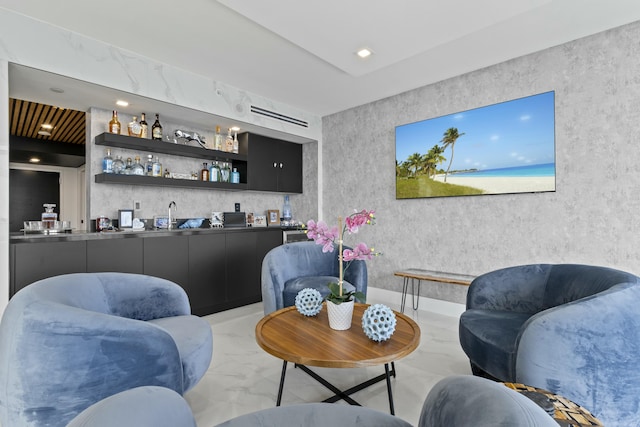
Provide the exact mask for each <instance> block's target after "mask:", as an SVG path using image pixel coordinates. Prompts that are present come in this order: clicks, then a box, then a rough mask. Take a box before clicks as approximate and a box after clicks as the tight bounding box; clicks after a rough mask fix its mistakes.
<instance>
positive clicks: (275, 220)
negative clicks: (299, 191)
mask: <svg viewBox="0 0 640 427" xmlns="http://www.w3.org/2000/svg"><path fill="white" fill-rule="evenodd" d="M267 224H268V225H269V226H272V225H280V211H279V210H278V209H270V210H268V211H267Z"/></svg>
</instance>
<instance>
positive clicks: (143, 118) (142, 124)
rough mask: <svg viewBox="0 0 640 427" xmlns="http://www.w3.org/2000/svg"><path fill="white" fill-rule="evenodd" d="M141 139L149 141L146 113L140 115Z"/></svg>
mask: <svg viewBox="0 0 640 427" xmlns="http://www.w3.org/2000/svg"><path fill="white" fill-rule="evenodd" d="M140 116H141V117H140V138H146V139H149V124H148V123H147V117H146V115H145V113H141V114H140Z"/></svg>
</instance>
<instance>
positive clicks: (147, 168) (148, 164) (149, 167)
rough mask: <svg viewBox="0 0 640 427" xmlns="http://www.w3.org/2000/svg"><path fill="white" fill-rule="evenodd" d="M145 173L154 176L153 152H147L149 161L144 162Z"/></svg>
mask: <svg viewBox="0 0 640 427" xmlns="http://www.w3.org/2000/svg"><path fill="white" fill-rule="evenodd" d="M144 174H145V175H149V176H153V154H147V161H146V162H145V164H144Z"/></svg>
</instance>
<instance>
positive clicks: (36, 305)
mask: <svg viewBox="0 0 640 427" xmlns="http://www.w3.org/2000/svg"><path fill="white" fill-rule="evenodd" d="M212 345H213V341H212V332H211V326H210V325H209V323H208V322H207V321H205V320H204V319H201V318H199V317H196V316H192V315H191V310H190V307H189V301H188V299H187V295H186V293H185V292H184V290H183V289H182V288H181V287H180V286H178V285H177V284H175V283H173V282H170V281H168V280H164V279H160V278H157V277H150V276H145V275H139V274H127V273H78V274H68V275H62V276H56V277H50V278H47V279H43V280H40V281H38V282H36V283H33V284H31V285H29V286H27V287H25V288H23V289H22V290H20V291H19V292H18V293H16V294H15V295H14V296H13V298H12V299H11V300H10V301H9V304H8V306H7V307H6V310H5V312H4V315H3V317H2V322H1V323H0V378H1V379H2V382H1V383H0V422H1V423H2V425H3V426H7V427H9V426H11V427H22V426H63V425H65V424H66V423H67V422H69V421H70V420H71V419H72V418H73V417H74V416H75V415H77V414H78V413H79V412H81V411H82V410H84V409H85V408H87V407H89V406H90V405H91V404H93V403H95V402H98V401H100V400H102V399H104V398H105V397H107V396H111V395H113V394H116V393H118V392H120V391H123V390H127V389H131V388H135V387H139V386H148V385H152V386H162V387H166V388H169V389H172V390H174V391H175V392H177V393H180V394H183V393H184V392H186V391H187V390H189V389H191V388H192V387H193V386H194V385H195V384H196V383H197V382H198V381H199V380H200V379H201V378H202V376H203V375H204V373H205V372H206V370H207V369H208V367H209V364H210V361H211V355H212Z"/></svg>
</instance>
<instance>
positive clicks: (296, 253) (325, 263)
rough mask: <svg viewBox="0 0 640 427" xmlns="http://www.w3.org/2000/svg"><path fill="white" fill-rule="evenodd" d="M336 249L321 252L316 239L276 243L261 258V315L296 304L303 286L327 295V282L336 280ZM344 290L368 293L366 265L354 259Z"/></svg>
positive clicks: (346, 276)
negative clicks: (279, 244)
mask: <svg viewBox="0 0 640 427" xmlns="http://www.w3.org/2000/svg"><path fill="white" fill-rule="evenodd" d="M338 276H339V270H338V252H337V249H336V250H334V251H333V252H326V253H323V252H322V246H321V245H317V244H316V243H315V242H312V241H309V242H296V243H289V244H286V245H282V246H278V247H275V248H273V249H271V251H269V252H268V253H267V255H266V256H265V257H264V260H263V261H262V302H263V304H264V314H265V315H267V314H269V313H271V312H274V311H276V310H279V309H281V308H284V307H289V306H292V305H294V304H295V299H296V295H297V294H298V292H300V291H301V290H302V289H304V288H314V289H317V290H318V291H320V294H322V296H323V298H324V297H326V296H327V295H328V294H329V288H328V287H327V284H328V283H329V282H336V283H337V282H338ZM344 281H345V283H344V289H346V290H347V291H352V290H354V289H355V290H357V291H360V292H362V293H364V294H365V295H366V294H367V264H366V263H365V262H364V261H353V262H352V263H351V265H350V266H349V268H348V269H347V270H346V272H345V274H344Z"/></svg>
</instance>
